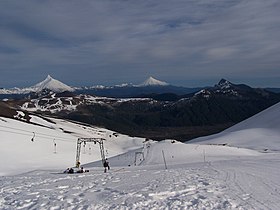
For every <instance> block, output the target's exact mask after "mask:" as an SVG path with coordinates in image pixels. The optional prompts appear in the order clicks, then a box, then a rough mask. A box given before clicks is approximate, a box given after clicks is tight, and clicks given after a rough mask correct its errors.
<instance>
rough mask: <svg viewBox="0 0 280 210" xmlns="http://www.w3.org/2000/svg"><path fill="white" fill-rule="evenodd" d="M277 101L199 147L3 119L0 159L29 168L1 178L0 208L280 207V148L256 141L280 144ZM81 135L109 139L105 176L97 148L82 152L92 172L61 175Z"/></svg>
mask: <svg viewBox="0 0 280 210" xmlns="http://www.w3.org/2000/svg"><path fill="white" fill-rule="evenodd" d="M279 106H280V105H279V104H277V105H275V106H273V107H271V108H269V109H267V110H265V111H264V112H262V113H260V114H258V115H256V116H254V117H253V118H251V119H248V120H246V121H244V122H242V123H240V124H238V125H236V126H234V127H232V128H230V129H228V130H227V131H225V132H222V133H221V134H218V135H216V139H215V136H211V137H208V141H202V140H204V139H200V141H198V140H196V141H197V142H198V143H199V144H190V143H187V144H184V143H180V142H177V141H174V140H165V141H162V142H153V141H143V140H144V139H141V138H132V137H128V136H124V135H120V134H116V133H114V132H112V131H108V130H106V129H101V128H93V127H88V126H84V125H78V124H75V123H71V122H67V121H65V120H60V119H44V118H42V117H38V116H31V117H32V118H31V122H33V123H36V124H40V125H41V126H38V125H30V124H27V123H24V122H19V121H15V120H11V119H7V118H3V117H1V118H0V136H1V148H0V150H1V151H0V157H1V159H2V160H7V161H1V162H0V164H1V165H0V168H1V174H2V175H5V174H13V173H20V172H26V171H29V172H28V173H24V174H18V175H15V176H2V177H0V186H1V190H0V209H98V210H99V209H242V210H243V209H275V210H276V209H280V184H279V174H280V153H279V150H278V151H270V152H268V153H263V152H259V151H258V150H260V148H263V146H264V145H263V141H257V139H260V140H263V139H265V140H266V141H265V146H266V147H269V148H275V147H277V145H278V141H275V140H274V139H275V138H277V139H279V138H280V134H279V132H278V130H279V123H278V122H279V121H278V119H277V118H279ZM22 114H24V113H19V115H22ZM43 126H44V127H43ZM264 130H265V131H266V132H267V133H264V132H263V131H264ZM269 131H270V134H271V133H272V132H273V135H268V132H269ZM32 132H35V133H36V136H35V139H34V142H31V141H30V139H31V138H32V136H33V135H32V134H33V133H32ZM249 134H250V135H249ZM259 135H260V137H259ZM79 136H83V137H94V136H96V137H104V138H106V139H107V140H106V142H105V143H104V144H105V148H106V150H107V151H106V155H107V156H108V157H109V158H108V159H109V163H110V166H111V169H110V170H109V171H108V172H107V173H104V172H103V168H102V167H101V166H100V161H99V159H100V158H99V148H98V147H97V148H95V147H94V145H86V147H85V148H82V155H81V156H82V163H87V164H84V166H85V167H86V169H89V173H84V174H61V171H62V169H64V168H66V167H68V166H71V165H73V163H74V161H75V159H74V158H75V155H74V154H75V145H76V140H77V138H78V137H79ZM229 137H232V138H231V139H229ZM233 137H235V138H233ZM53 138H55V141H56V142H57V153H54V145H53ZM205 139H206V137H205ZM244 139H247V140H246V141H244ZM226 140H228V141H227V142H225V141H226ZM220 143H227V144H229V145H230V146H222V145H216V144H220ZM242 144H243V146H244V147H248V148H253V149H248V148H247V149H246V148H242V147H241V145H242ZM235 146H236V147H235ZM90 148H91V149H90ZM271 150H272V149H271ZM262 151H263V149H262ZM164 160H165V162H166V167H167V169H166V168H165V164H164ZM13 167H14V168H13ZM31 170H34V171H31Z"/></svg>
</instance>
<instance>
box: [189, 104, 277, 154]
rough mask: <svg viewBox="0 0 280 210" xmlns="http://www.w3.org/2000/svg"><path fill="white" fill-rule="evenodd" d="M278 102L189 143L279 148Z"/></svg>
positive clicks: (262, 148)
mask: <svg viewBox="0 0 280 210" xmlns="http://www.w3.org/2000/svg"><path fill="white" fill-rule="evenodd" d="M279 136H280V103H278V104H276V105H274V106H272V107H270V108H268V109H266V110H264V111H262V112H260V113H259V114H256V115H255V116H253V117H251V118H249V119H247V120H244V121H243V122H240V123H238V124H236V125H235V126H233V127H231V128H229V129H227V130H225V131H223V132H221V133H218V134H215V135H212V136H206V137H201V138H197V139H194V140H192V141H190V142H191V143H200V144H227V145H230V146H238V147H245V148H252V149H259V150H264V151H266V150H277V151H279V150H280V139H279Z"/></svg>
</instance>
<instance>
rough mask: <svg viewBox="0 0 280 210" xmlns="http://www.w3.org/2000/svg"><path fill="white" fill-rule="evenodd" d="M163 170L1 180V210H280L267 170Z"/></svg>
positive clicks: (37, 174)
mask: <svg viewBox="0 0 280 210" xmlns="http://www.w3.org/2000/svg"><path fill="white" fill-rule="evenodd" d="M255 163H256V162H255ZM163 168H164V167H163V166H148V167H126V168H121V170H119V169H115V170H110V171H109V172H108V173H103V172H102V171H101V170H99V171H98V170H97V171H92V172H89V173H86V174H72V175H68V174H51V172H48V171H34V172H30V173H27V174H22V175H17V176H10V177H0V186H1V189H0V209H4V210H5V209H7V210H8V209H52V210H55V209H98V210H100V209H101V210H102V209H154V210H158V209H279V203H280V202H279V197H280V194H279V184H278V182H277V180H278V172H279V171H277V170H276V171H275V173H274V174H271V176H273V177H274V179H271V176H266V173H265V172H263V171H262V170H260V169H262V168H266V166H264V165H262V166H260V168H256V166H255V165H252V164H251V163H250V162H246V163H243V162H236V161H235V162H233V163H230V164H229V162H226V161H225V162H214V163H212V164H210V163H209V164H208V163H205V164H203V163H201V164H193V165H176V166H174V167H173V168H171V169H168V170H164V169H163ZM267 170H272V168H267Z"/></svg>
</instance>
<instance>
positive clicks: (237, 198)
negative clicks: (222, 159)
mask: <svg viewBox="0 0 280 210" xmlns="http://www.w3.org/2000/svg"><path fill="white" fill-rule="evenodd" d="M229 165H230V166H229ZM209 168H212V170H213V171H215V173H216V174H217V175H216V176H217V178H218V179H220V180H223V181H224V183H225V186H226V188H228V190H227V195H228V196H230V197H231V198H232V199H233V201H234V202H235V203H236V208H237V209H279V208H280V199H279V198H280V185H279V183H277V182H276V181H273V176H269V175H268V174H267V173H272V171H273V167H271V165H270V166H269V168H267V170H268V171H267V173H266V172H265V171H264V169H266V166H264V165H261V163H256V162H247V161H245V163H243V162H242V161H240V162H239V164H238V165H235V166H232V165H231V164H221V165H218V164H217V163H215V164H214V165H212V164H209ZM275 173H277V171H276V172H275Z"/></svg>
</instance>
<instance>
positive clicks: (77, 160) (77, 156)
mask: <svg viewBox="0 0 280 210" xmlns="http://www.w3.org/2000/svg"><path fill="white" fill-rule="evenodd" d="M104 140H105V139H103V138H78V141H77V153H76V167H77V168H78V167H79V165H80V154H81V145H82V143H84V144H86V142H93V143H94V144H96V143H98V144H99V147H100V154H101V160H102V164H103V163H104V162H105V153H104V145H103V141H104Z"/></svg>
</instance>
